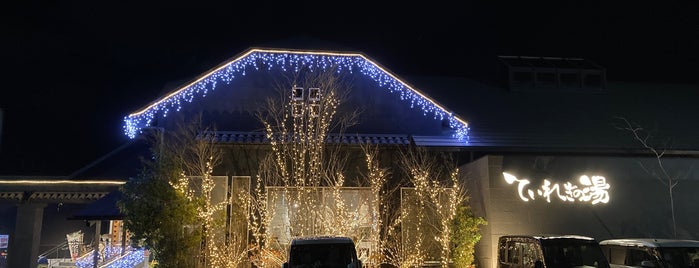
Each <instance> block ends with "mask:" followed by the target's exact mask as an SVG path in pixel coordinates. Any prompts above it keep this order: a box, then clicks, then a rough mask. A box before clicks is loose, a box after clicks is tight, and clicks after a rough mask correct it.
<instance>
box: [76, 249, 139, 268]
mask: <svg viewBox="0 0 699 268" xmlns="http://www.w3.org/2000/svg"><path fill="white" fill-rule="evenodd" d="M94 254H95V252H94V250H93V251H90V252H88V254H85V255H83V256H82V257H80V258H79V259H78V260H77V261H76V262H75V265H76V266H77V267H79V268H91V267H94V262H93V261H94ZM143 261H145V253H144V249H142V248H138V249H134V248H131V247H127V248H126V250H125V251H124V252H123V254H122V248H121V246H110V247H107V248H105V250H104V252H102V254H99V255H98V260H97V266H98V267H100V268H106V267H137V266H138V265H140V264H141V263H143Z"/></svg>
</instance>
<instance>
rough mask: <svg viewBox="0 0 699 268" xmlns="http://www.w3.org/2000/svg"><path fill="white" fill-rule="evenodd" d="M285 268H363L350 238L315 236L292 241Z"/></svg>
mask: <svg viewBox="0 0 699 268" xmlns="http://www.w3.org/2000/svg"><path fill="white" fill-rule="evenodd" d="M282 267H283V268H362V262H361V261H360V260H359V259H358V258H357V250H356V248H355V245H354V241H352V239H351V238H349V237H342V236H313V237H297V238H294V239H293V240H291V245H290V247H289V256H288V258H287V262H285V263H284V264H283V266H282Z"/></svg>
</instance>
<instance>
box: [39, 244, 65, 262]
mask: <svg viewBox="0 0 699 268" xmlns="http://www.w3.org/2000/svg"><path fill="white" fill-rule="evenodd" d="M67 246H68V241H63V242H62V243H60V244H58V245H57V246H55V247H52V248H51V249H49V250H47V251H45V252H44V253H41V254H39V259H41V258H42V257H48V256H49V255H51V254H54V253H57V252H58V250H60V249H62V248H65V247H67Z"/></svg>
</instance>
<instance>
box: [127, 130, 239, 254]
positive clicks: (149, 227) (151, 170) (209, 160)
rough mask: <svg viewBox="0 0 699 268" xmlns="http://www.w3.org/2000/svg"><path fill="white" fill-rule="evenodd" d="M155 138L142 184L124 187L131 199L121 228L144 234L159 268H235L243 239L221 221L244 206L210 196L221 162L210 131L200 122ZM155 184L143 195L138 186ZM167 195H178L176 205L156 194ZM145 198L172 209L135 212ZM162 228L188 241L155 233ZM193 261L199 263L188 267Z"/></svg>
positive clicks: (128, 184)
mask: <svg viewBox="0 0 699 268" xmlns="http://www.w3.org/2000/svg"><path fill="white" fill-rule="evenodd" d="M160 131H162V130H160ZM158 134H159V135H154V136H153V137H155V139H154V140H155V143H154V146H153V147H152V148H154V154H155V156H156V157H155V158H154V161H151V162H149V165H147V167H146V169H145V171H144V172H145V173H144V174H146V175H147V176H146V177H144V178H143V181H145V182H141V180H135V181H133V182H129V183H127V187H125V190H126V191H125V192H126V193H128V194H129V196H130V197H133V198H130V199H127V200H126V202H124V205H123V207H124V208H125V212H126V215H127V226H126V227H127V228H129V229H130V230H131V228H136V229H135V230H137V233H138V234H143V235H144V236H145V237H144V238H146V243H147V244H148V245H150V246H151V247H152V248H153V250H154V252H155V255H156V259H157V260H158V265H159V266H164V267H182V266H187V267H236V266H238V264H240V263H242V262H244V261H246V259H247V251H246V250H247V236H245V235H242V234H240V233H239V232H238V233H237V232H233V233H228V232H227V230H226V227H227V225H226V217H225V216H226V215H225V213H226V210H225V209H226V207H228V206H231V208H232V209H231V211H232V214H236V213H237V214H241V212H242V211H244V206H242V204H241V203H240V202H237V201H238V199H237V197H236V198H233V197H231V198H230V199H224V200H223V201H216V200H214V198H213V191H214V188H215V187H216V185H217V182H216V181H215V180H214V177H213V176H212V172H213V169H214V167H215V166H216V165H218V164H219V163H220V162H221V156H222V154H221V152H220V151H219V149H218V148H217V147H216V146H215V144H214V141H213V135H211V132H209V131H207V130H206V129H203V128H202V127H201V126H200V121H199V120H195V121H194V122H191V123H189V124H184V123H181V124H180V125H179V128H178V129H177V130H176V131H174V132H168V133H165V132H159V133H158ZM148 174H156V175H157V176H154V175H148ZM157 182H161V183H160V184H159V188H157V189H153V190H152V191H143V190H145V189H150V188H145V187H142V184H144V183H147V184H153V183H157ZM137 183H138V184H137ZM170 192H172V193H173V195H174V196H176V197H178V199H176V200H177V201H178V202H174V201H175V200H173V199H163V198H162V194H161V193H170ZM144 198H146V199H154V200H153V203H156V204H164V205H168V204H173V205H174V206H173V207H169V208H167V209H153V210H142V211H141V210H136V209H135V208H139V207H141V206H143V205H142V203H143V202H142V201H143V199H144ZM154 211H168V212H169V213H171V214H175V215H181V216H180V217H172V216H168V215H159V214H157V213H153V212H154ZM239 218H240V217H239ZM129 219H130V220H129ZM154 223H155V224H154ZM163 224H167V226H171V227H172V229H173V230H179V231H177V232H181V233H182V234H183V235H184V236H185V237H190V239H188V240H186V241H185V242H182V241H180V240H178V239H177V237H178V236H173V235H161V234H159V232H162V231H161V230H160V229H164V228H163ZM180 236H181V235H180ZM159 241H164V242H159ZM195 242H196V243H195ZM170 244H175V245H173V246H172V248H171V247H168V246H167V245H170ZM177 244H180V245H177ZM193 244H197V246H196V247H194V246H193ZM173 255H174V256H176V258H175V257H172V256H173ZM183 258H186V260H182V259H183ZM192 260H198V263H191V262H192Z"/></svg>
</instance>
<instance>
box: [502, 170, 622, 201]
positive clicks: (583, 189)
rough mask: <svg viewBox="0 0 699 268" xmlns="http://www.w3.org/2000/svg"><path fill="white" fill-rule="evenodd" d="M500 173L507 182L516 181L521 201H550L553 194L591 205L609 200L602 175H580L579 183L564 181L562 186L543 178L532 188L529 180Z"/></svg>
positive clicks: (607, 186)
mask: <svg viewBox="0 0 699 268" xmlns="http://www.w3.org/2000/svg"><path fill="white" fill-rule="evenodd" d="M502 175H503V177H505V181H506V182H507V184H514V183H517V191H518V192H519V198H521V199H522V201H529V200H534V199H536V198H537V197H541V198H544V199H546V202H549V203H551V196H554V197H558V198H559V199H560V200H561V201H564V202H575V201H578V202H590V203H591V204H593V205H595V204H598V203H605V204H606V203H608V202H609V192H608V190H609V188H610V186H609V184H608V183H607V179H606V178H604V177H603V176H592V177H588V176H586V175H582V176H580V179H579V180H578V182H579V183H580V185H576V184H573V183H570V182H565V183H563V184H562V187H561V185H559V184H558V183H555V184H554V183H551V181H549V180H547V179H544V183H543V184H542V185H541V186H540V187H539V188H538V189H532V188H531V187H530V186H528V185H530V182H529V180H527V179H517V177H515V176H514V175H512V174H509V173H507V172H503V173H502ZM535 191H536V192H535Z"/></svg>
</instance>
